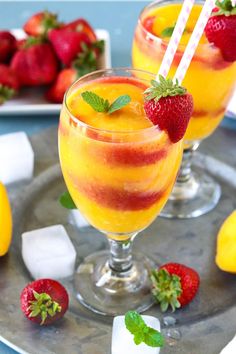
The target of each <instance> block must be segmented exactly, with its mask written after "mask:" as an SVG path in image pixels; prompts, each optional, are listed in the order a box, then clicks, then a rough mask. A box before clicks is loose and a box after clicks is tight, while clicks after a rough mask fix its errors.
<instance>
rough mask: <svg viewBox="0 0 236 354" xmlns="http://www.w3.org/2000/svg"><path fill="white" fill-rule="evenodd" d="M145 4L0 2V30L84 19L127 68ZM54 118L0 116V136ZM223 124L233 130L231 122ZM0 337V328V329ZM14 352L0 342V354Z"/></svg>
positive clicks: (39, 127)
mask: <svg viewBox="0 0 236 354" xmlns="http://www.w3.org/2000/svg"><path fill="white" fill-rule="evenodd" d="M146 4H147V1H135V0H130V1H125V3H124V1H60V2H59V1H47V2H45V1H33V2H32V1H0V27H1V28H5V29H11V28H18V27H22V25H23V24H24V22H25V21H26V20H27V18H28V17H29V16H30V15H32V14H33V13H35V12H38V11H42V10H44V9H48V10H50V11H54V12H57V13H58V14H59V17H60V19H61V20H64V21H70V20H72V19H75V18H78V17H85V18H86V19H87V20H88V21H89V22H90V23H91V24H92V25H93V27H95V28H105V29H107V30H108V31H109V33H110V36H111V51H112V65H113V67H116V66H130V64H131V55H130V53H131V45H132V37H133V32H134V28H135V24H136V22H137V18H138V15H139V13H140V11H141V9H142V8H143V7H144V6H145V5H146ZM57 123H58V116H55V115H54V116H53V115H52V116H47V115H45V116H26V117H24V116H6V117H3V116H1V117H0V134H5V133H9V132H13V131H19V130H23V131H25V132H26V133H28V134H32V133H36V132H39V131H40V130H43V129H45V128H47V127H49V126H51V125H57ZM223 125H224V126H226V127H229V128H236V124H235V122H233V120H232V119H225V120H224V121H223ZM0 335H1V329H0ZM16 353H17V352H16V351H14V350H13V349H11V348H9V347H8V346H6V345H4V344H3V343H1V342H0V354H16Z"/></svg>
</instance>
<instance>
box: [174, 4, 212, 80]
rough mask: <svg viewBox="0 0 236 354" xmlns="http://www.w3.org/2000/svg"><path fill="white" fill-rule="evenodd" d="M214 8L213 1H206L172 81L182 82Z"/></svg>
mask: <svg viewBox="0 0 236 354" xmlns="http://www.w3.org/2000/svg"><path fill="white" fill-rule="evenodd" d="M214 6H215V0H206V2H205V4H204V6H203V8H202V11H201V13H200V16H199V18H198V20H197V23H196V25H195V27H194V30H193V33H192V35H191V37H190V40H189V42H188V44H187V47H186V48H185V51H184V54H183V56H182V59H181V62H180V64H179V66H178V68H177V70H176V73H175V77H174V81H175V80H176V79H177V80H178V82H179V84H181V82H182V81H183V79H184V77H185V74H186V72H187V70H188V67H189V65H190V63H191V60H192V57H193V55H194V53H195V50H196V48H197V46H198V43H199V41H200V38H201V36H202V34H203V31H204V29H205V26H206V24H207V21H208V19H209V17H210V15H211V12H212V10H213V8H214Z"/></svg>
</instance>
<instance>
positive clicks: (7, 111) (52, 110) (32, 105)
mask: <svg viewBox="0 0 236 354" xmlns="http://www.w3.org/2000/svg"><path fill="white" fill-rule="evenodd" d="M11 32H12V33H13V34H14V35H15V36H16V38H18V39H23V38H25V33H24V31H23V30H22V29H14V30H12V31H11ZM95 32H96V35H97V37H98V39H103V40H104V42H105V47H104V53H103V54H102V55H101V57H100V60H99V69H105V68H110V67H111V49H110V35H109V32H108V31H106V30H104V29H97V30H96V31H95ZM44 92H45V89H44V88H42V87H29V88H25V89H22V90H20V93H19V95H18V96H16V97H15V98H14V99H12V100H10V101H8V102H6V103H5V104H3V105H2V106H0V116H1V115H2V116H3V115H12V114H14V115H15V114H17V115H22V114H24V115H26V114H47V113H49V114H57V113H59V112H60V109H61V104H54V103H49V102H48V101H46V100H45V98H44Z"/></svg>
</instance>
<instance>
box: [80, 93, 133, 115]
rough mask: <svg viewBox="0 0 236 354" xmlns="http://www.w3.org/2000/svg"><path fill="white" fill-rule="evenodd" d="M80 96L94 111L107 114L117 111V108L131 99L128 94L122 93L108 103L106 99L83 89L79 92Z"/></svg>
mask: <svg viewBox="0 0 236 354" xmlns="http://www.w3.org/2000/svg"><path fill="white" fill-rule="evenodd" d="M81 96H82V98H83V100H84V101H85V102H86V103H88V104H89V105H90V106H91V107H92V108H93V109H94V110H95V111H96V112H107V113H108V114H111V113H113V112H115V111H118V109H121V108H122V107H124V106H126V105H127V104H128V103H129V102H130V101H131V98H130V96H129V95H122V96H119V97H118V98H117V99H116V100H115V101H114V102H113V103H112V104H111V105H110V103H109V101H108V100H106V99H104V98H102V97H100V96H98V95H96V93H94V92H91V91H85V92H83V93H81Z"/></svg>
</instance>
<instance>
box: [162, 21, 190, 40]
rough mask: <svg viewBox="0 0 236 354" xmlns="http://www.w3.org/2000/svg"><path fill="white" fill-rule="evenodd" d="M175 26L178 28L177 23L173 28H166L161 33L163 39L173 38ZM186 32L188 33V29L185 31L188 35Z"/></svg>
mask: <svg viewBox="0 0 236 354" xmlns="http://www.w3.org/2000/svg"><path fill="white" fill-rule="evenodd" d="M175 26H176V22H175V24H174V25H173V26H170V27H166V28H164V29H163V31H162V32H161V36H162V37H171V36H172V34H173V32H174V29H175ZM186 32H188V29H187V28H185V29H184V32H183V33H186Z"/></svg>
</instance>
